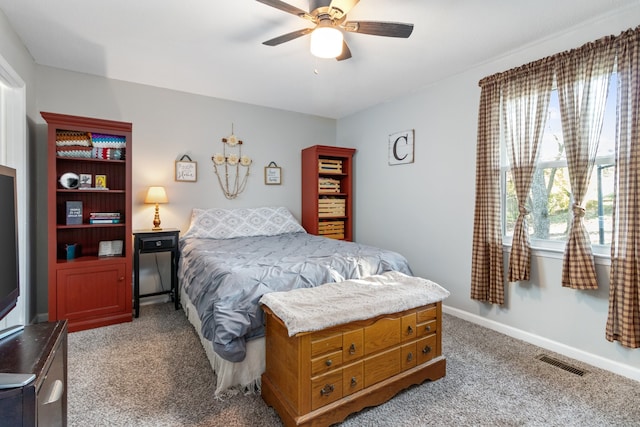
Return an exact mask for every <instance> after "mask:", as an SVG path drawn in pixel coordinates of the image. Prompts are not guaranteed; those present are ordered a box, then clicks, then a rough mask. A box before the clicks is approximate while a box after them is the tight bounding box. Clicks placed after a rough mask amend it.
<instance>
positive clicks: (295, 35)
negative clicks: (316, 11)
mask: <svg viewBox="0 0 640 427" xmlns="http://www.w3.org/2000/svg"><path fill="white" fill-rule="evenodd" d="M311 31H313V28H304V29H302V30H298V31H293V32H291V33H287V34H283V35H281V36H279V37H275V38H273V39H271V40H267V41H266V42H262V44H264V45H267V46H277V45H279V44H282V43H284V42H288V41H291V40H293V39H297V38H298V37H302V36H304V35H305V34H309V33H310V32H311Z"/></svg>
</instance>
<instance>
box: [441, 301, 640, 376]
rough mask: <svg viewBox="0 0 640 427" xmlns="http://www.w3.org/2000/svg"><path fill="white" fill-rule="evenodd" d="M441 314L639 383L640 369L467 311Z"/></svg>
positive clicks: (449, 310) (445, 308)
mask: <svg viewBox="0 0 640 427" xmlns="http://www.w3.org/2000/svg"><path fill="white" fill-rule="evenodd" d="M442 312H443V313H447V314H450V315H452V316H455V317H458V318H460V319H463V320H466V321H468V322H471V323H475V324H477V325H480V326H484V327H485V328H487V329H491V330H493V331H496V332H500V333H502V334H505V335H507V336H510V337H513V338H516V339H519V340H522V341H525V342H528V343H529V344H533V345H536V346H538V347H542V348H545V349H547V350H550V351H554V352H556V353H558V354H562V355H563V356H566V357H570V358H572V359H575V360H579V361H581V362H584V363H587V364H589V365H592V366H595V367H597V368H600V369H604V370H607V371H609V372H613V373H615V374H618V375H622V376H623V377H627V378H630V379H632V380H635V381H640V369H639V368H636V367H633V366H630V365H625V364H624V363H620V362H616V361H613V360H610V359H606V358H604V357H602V356H598V355H595V354H592V353H588V352H586V351H583V350H579V349H577V348H574V347H570V346H568V345H566V344H562V343H559V342H557V341H553V340H550V339H548V338H544V337H541V336H539V335H535V334H532V333H530V332H525V331H523V330H521V329H517V328H514V327H512V326H508V325H504V324H502V323H499V322H496V321H494V320H491V319H487V318H484V317H482V316H478V315H477V314H472V313H469V312H467V311H463V310H460V309H457V308H453V307H449V306H446V305H443V306H442ZM445 356H446V354H445Z"/></svg>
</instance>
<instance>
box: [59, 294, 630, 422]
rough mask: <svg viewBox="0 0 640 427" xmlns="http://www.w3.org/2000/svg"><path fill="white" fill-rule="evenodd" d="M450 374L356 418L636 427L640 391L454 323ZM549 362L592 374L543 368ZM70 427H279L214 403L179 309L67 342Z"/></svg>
mask: <svg viewBox="0 0 640 427" xmlns="http://www.w3.org/2000/svg"><path fill="white" fill-rule="evenodd" d="M443 353H444V355H445V356H446V358H447V375H446V377H444V378H443V379H441V380H438V381H435V382H427V383H423V384H422V385H420V386H414V387H411V388H409V389H407V390H405V391H403V392H401V393H399V394H398V395H397V396H396V397H394V398H393V399H392V400H390V401H389V402H387V403H385V404H383V405H380V406H378V407H375V408H367V409H365V410H363V411H361V412H359V413H357V414H354V415H351V416H350V417H349V418H347V419H346V420H345V422H344V423H342V426H345V427H356V426H358V427H359V426H429V425H435V426H639V425H640V383H638V382H636V381H633V380H630V379H627V378H624V377H620V376H617V375H614V374H611V373H608V372H605V371H602V370H600V369H596V368H594V367H592V366H589V365H585V364H582V363H580V362H577V361H573V360H570V359H567V358H564V357H562V356H559V355H557V354H554V353H551V352H548V351H545V350H542V349H540V348H538V347H535V346H532V345H529V344H527V343H524V342H521V341H518V340H515V339H513V338H510V337H507V336H505V335H501V334H499V333H496V332H493V331H491V330H488V329H485V328H483V327H480V326H477V325H474V324H472V323H469V322H466V321H464V320H461V319H458V318H456V317H453V316H450V315H446V314H445V315H444V317H443ZM541 353H545V354H547V355H549V356H551V357H554V358H556V359H560V360H561V361H563V362H566V363H570V364H571V365H573V366H575V367H577V368H579V369H582V370H585V371H587V373H586V374H585V375H584V376H578V375H575V374H574V373H571V372H567V371H566V370H563V369H561V368H559V367H557V366H553V365H550V364H548V363H544V362H542V361H540V360H538V359H536V356H537V355H539V354H541ZM68 362H69V370H68V379H69V386H68V392H69V394H68V399H69V404H68V407H69V413H68V421H69V425H70V426H83V427H84V426H225V427H232V426H280V425H282V424H281V422H280V420H279V418H278V415H277V414H276V413H275V411H274V410H273V409H271V408H269V407H268V406H266V405H265V403H264V402H263V401H262V399H261V398H260V396H255V395H253V396H243V395H238V396H235V397H232V398H230V399H226V400H216V399H214V398H213V390H214V386H213V384H214V375H213V373H212V371H211V367H210V365H209V362H208V360H207V358H206V356H205V354H204V350H203V349H202V347H201V345H200V343H199V340H198V338H197V335H196V333H195V331H194V330H193V327H192V326H191V325H190V324H189V322H188V321H187V320H186V318H185V316H184V313H183V312H182V311H175V310H174V309H173V306H172V304H171V303H167V304H158V305H150V306H143V307H142V308H141V313H140V317H139V318H138V319H134V321H133V322H132V323H126V324H121V325H115V326H108V327H104V328H99V329H93V330H88V331H82V332H74V333H72V334H70V335H69V359H68Z"/></svg>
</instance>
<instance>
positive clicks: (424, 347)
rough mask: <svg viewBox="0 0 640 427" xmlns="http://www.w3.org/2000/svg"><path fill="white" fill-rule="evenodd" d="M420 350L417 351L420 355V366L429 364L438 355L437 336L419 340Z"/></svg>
mask: <svg viewBox="0 0 640 427" xmlns="http://www.w3.org/2000/svg"><path fill="white" fill-rule="evenodd" d="M417 345H418V348H417V349H416V352H417V355H418V364H421V363H425V362H428V361H429V360H431V359H433V358H434V357H436V356H439V354H438V348H437V338H436V335H435V334H433V335H429V336H428V337H426V338H422V339H419V340H418V341H417Z"/></svg>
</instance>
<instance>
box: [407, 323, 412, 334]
mask: <svg viewBox="0 0 640 427" xmlns="http://www.w3.org/2000/svg"><path fill="white" fill-rule="evenodd" d="M407 335H413V328H412V327H411V325H409V326H407Z"/></svg>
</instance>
